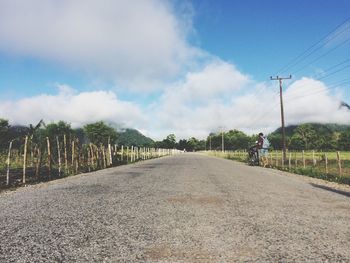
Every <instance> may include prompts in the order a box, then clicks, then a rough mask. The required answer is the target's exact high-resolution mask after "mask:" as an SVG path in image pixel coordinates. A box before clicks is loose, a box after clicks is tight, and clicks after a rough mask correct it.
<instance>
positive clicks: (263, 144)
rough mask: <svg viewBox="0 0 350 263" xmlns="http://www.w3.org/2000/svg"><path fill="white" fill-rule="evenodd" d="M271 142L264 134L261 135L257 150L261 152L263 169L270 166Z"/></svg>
mask: <svg viewBox="0 0 350 263" xmlns="http://www.w3.org/2000/svg"><path fill="white" fill-rule="evenodd" d="M269 147H270V142H269V140H268V139H267V138H266V136H264V134H263V133H262V132H260V133H259V138H258V143H257V148H258V151H259V159H260V160H261V164H262V166H263V167H266V166H267V165H268V164H269V159H268V154H269V152H268V151H269Z"/></svg>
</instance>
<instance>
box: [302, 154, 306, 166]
mask: <svg viewBox="0 0 350 263" xmlns="http://www.w3.org/2000/svg"><path fill="white" fill-rule="evenodd" d="M301 156H302V159H303V167H304V169H305V168H306V162H305V151H304V150H303V151H302V152H301Z"/></svg>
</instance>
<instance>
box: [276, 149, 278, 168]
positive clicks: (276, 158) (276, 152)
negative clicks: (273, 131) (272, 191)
mask: <svg viewBox="0 0 350 263" xmlns="http://www.w3.org/2000/svg"><path fill="white" fill-rule="evenodd" d="M275 157H276V167H278V151H275Z"/></svg>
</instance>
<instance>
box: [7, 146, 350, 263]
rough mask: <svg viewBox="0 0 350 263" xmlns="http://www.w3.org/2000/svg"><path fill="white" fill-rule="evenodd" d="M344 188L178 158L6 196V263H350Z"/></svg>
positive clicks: (349, 203)
mask: <svg viewBox="0 0 350 263" xmlns="http://www.w3.org/2000/svg"><path fill="white" fill-rule="evenodd" d="M348 193H350V189H349V188H348V187H347V186H342V185H340V186H339V185H337V184H334V183H329V182H325V181H323V180H319V179H314V178H307V177H303V176H300V175H294V174H290V173H285V172H281V171H277V170H272V169H264V168H261V167H249V166H246V165H244V164H242V163H237V162H233V161H230V160H225V159H219V158H215V157H207V156H203V155H199V154H190V153H188V154H182V155H177V156H172V157H164V158H161V159H154V160H148V161H144V162H140V163H136V164H132V165H128V166H121V167H116V168H110V169H106V170H101V171H97V172H93V173H89V174H82V175H78V176H74V177H69V178H64V179H60V180H57V181H52V182H49V183H42V184H38V185H33V186H28V187H25V188H20V189H18V190H17V191H13V192H6V193H1V194H0V222H1V223H0V236H1V239H0V262H295V261H297V262H305V261H307V262H327V261H328V262H350V260H349V259H350V250H349V247H350V197H349V195H347V194H348Z"/></svg>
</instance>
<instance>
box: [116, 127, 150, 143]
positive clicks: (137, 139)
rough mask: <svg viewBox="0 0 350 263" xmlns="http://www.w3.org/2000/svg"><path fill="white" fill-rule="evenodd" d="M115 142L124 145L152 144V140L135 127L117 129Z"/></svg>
mask: <svg viewBox="0 0 350 263" xmlns="http://www.w3.org/2000/svg"><path fill="white" fill-rule="evenodd" d="M117 144H119V145H125V146H133V145H134V146H152V145H153V144H154V141H153V140H152V139H151V138H149V137H146V136H145V135H143V134H142V133H140V132H139V131H138V130H135V129H125V130H122V131H118V138H117Z"/></svg>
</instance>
